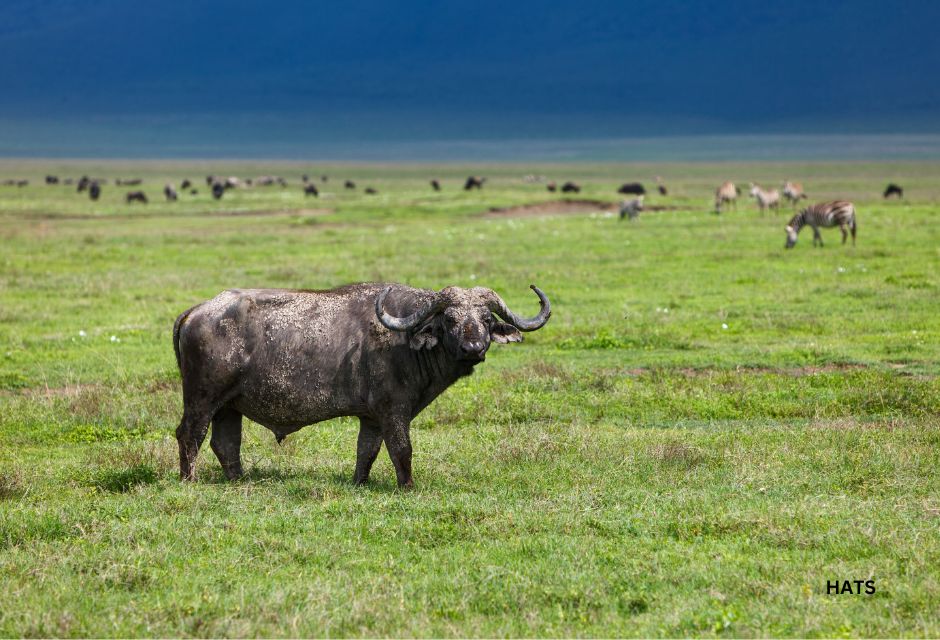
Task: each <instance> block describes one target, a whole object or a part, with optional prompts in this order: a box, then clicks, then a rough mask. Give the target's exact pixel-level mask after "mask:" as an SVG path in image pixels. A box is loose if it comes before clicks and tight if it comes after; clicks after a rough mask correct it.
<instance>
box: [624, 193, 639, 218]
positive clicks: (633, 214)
mask: <svg viewBox="0 0 940 640" xmlns="http://www.w3.org/2000/svg"><path fill="white" fill-rule="evenodd" d="M643 197H644V196H637V197H636V198H633V199H632V200H624V201H623V202H621V203H620V219H621V220H623V219H624V218H630V219H631V220H635V219H636V218H638V217H639V216H640V212H641V211H643Z"/></svg>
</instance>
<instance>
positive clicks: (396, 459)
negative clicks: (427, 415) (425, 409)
mask: <svg viewBox="0 0 940 640" xmlns="http://www.w3.org/2000/svg"><path fill="white" fill-rule="evenodd" d="M410 427H411V421H410V420H405V419H391V420H389V421H387V422H385V423H383V424H382V437H383V438H384V439H385V446H386V448H388V456H389V457H390V458H391V459H392V464H393V465H395V475H396V476H398V486H399V487H403V488H411V487H412V486H414V482H413V480H412V478H411V436H410V434H409V431H410Z"/></svg>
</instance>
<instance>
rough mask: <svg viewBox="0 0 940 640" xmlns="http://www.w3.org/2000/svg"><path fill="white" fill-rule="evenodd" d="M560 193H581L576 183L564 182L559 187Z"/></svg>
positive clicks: (579, 186)
mask: <svg viewBox="0 0 940 640" xmlns="http://www.w3.org/2000/svg"><path fill="white" fill-rule="evenodd" d="M561 192H562V193H581V185H579V184H578V183H576V182H566V183H565V184H563V185H561Z"/></svg>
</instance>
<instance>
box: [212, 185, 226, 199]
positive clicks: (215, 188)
mask: <svg viewBox="0 0 940 640" xmlns="http://www.w3.org/2000/svg"><path fill="white" fill-rule="evenodd" d="M223 195H225V185H224V184H222V183H221V182H213V183H212V197H213V198H215V199H216V200H221V199H222V196H223Z"/></svg>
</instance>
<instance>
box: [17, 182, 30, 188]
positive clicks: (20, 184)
mask: <svg viewBox="0 0 940 640" xmlns="http://www.w3.org/2000/svg"><path fill="white" fill-rule="evenodd" d="M16 186H18V187H28V186H29V180H17V181H16Z"/></svg>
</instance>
